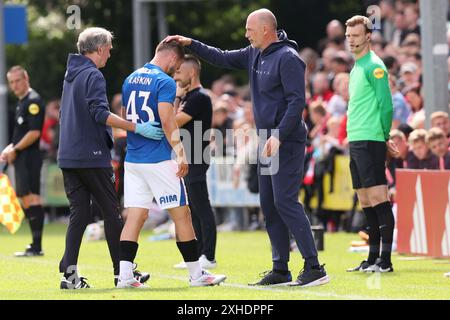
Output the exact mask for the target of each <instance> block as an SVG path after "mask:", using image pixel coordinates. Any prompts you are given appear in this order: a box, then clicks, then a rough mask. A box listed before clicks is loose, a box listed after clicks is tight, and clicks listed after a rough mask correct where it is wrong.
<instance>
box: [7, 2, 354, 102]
mask: <svg viewBox="0 0 450 320" xmlns="http://www.w3.org/2000/svg"><path fill="white" fill-rule="evenodd" d="M11 2H13V3H24V4H26V5H27V10H28V23H29V25H28V26H29V28H28V30H29V42H28V43H27V44H25V45H20V46H15V45H7V65H8V66H12V65H14V64H21V65H23V66H24V67H25V68H27V69H28V70H29V73H30V78H31V84H32V86H33V87H34V88H35V89H36V90H37V91H38V92H40V93H41V94H42V95H43V97H44V98H45V99H46V100H48V99H51V98H54V97H60V96H61V91H62V83H63V78H64V72H65V68H66V61H67V55H68V53H71V52H76V39H77V36H78V33H79V31H80V30H70V29H68V28H67V26H66V19H67V18H68V17H69V14H68V13H67V12H66V10H67V7H68V6H69V5H73V4H75V5H78V6H79V7H80V9H81V21H82V29H83V28H85V27H87V26H100V27H104V28H106V29H108V30H111V31H112V32H113V33H114V36H115V40H114V42H113V46H114V49H113V50H112V52H111V58H110V60H109V62H108V64H107V65H106V67H105V68H103V69H102V72H103V73H104V75H105V78H106V79H107V86H108V87H107V89H108V95H109V96H110V97H111V96H112V95H113V94H114V93H116V92H120V90H121V86H122V82H123V79H125V77H126V76H127V75H128V74H129V73H130V72H132V71H133V43H132V0H117V1H113V0H15V1H11ZM261 7H266V8H268V9H270V10H272V11H273V12H274V13H275V15H276V16H277V19H278V24H279V27H280V28H283V29H285V30H286V31H287V32H288V35H289V37H290V38H291V39H293V40H296V41H297V42H298V43H299V45H300V47H305V46H310V47H313V48H315V46H316V44H317V41H318V40H319V39H320V38H322V37H324V36H325V27H326V24H327V22H328V21H330V20H331V19H335V18H337V19H339V20H341V21H342V22H344V21H345V19H346V18H348V17H349V16H351V15H353V14H355V13H362V5H361V1H359V0H334V1H331V0H314V1H309V0H295V1H294V0H248V1H241V0H201V1H187V2H168V3H167V7H166V12H167V18H166V19H167V23H168V27H169V33H171V34H182V35H186V36H190V37H193V38H196V39H199V40H201V41H203V42H205V43H207V44H210V45H213V46H217V47H220V48H223V49H237V48H241V47H245V46H247V45H248V41H247V40H246V39H245V36H244V35H245V21H246V17H247V15H248V14H249V13H250V12H251V11H253V10H256V9H258V8H261ZM355 11H357V12H355ZM155 12H156V5H155V4H154V3H152V4H151V6H150V13H151V27H152V30H153V32H152V36H151V39H152V43H151V48H152V51H153V49H154V48H155V47H156V45H157V43H158V40H159V39H158V38H157V37H158V36H157V34H158V33H157V21H156V13H155ZM149 58H150V57H149ZM203 70H204V72H203V82H204V84H205V85H207V86H209V85H210V84H211V82H212V81H213V80H214V79H216V78H218V77H219V76H220V75H221V74H224V73H229V72H230V71H227V70H223V69H220V68H216V67H213V66H209V65H207V64H206V63H205V64H204V68H203ZM232 73H233V75H235V76H236V78H237V80H238V83H240V84H242V83H245V82H246V81H247V75H246V73H245V72H239V71H233V72H232Z"/></svg>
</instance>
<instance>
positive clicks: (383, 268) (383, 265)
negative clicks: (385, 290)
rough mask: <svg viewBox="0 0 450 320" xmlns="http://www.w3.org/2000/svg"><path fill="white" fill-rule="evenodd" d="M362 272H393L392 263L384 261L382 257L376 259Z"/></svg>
mask: <svg viewBox="0 0 450 320" xmlns="http://www.w3.org/2000/svg"><path fill="white" fill-rule="evenodd" d="M364 272H381V273H386V272H394V267H393V266H392V263H390V262H387V261H384V260H382V259H377V262H376V263H375V264H374V265H372V266H370V267H368V268H367V269H365V270H364Z"/></svg>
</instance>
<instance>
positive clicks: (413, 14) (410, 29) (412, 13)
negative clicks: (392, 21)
mask: <svg viewBox="0 0 450 320" xmlns="http://www.w3.org/2000/svg"><path fill="white" fill-rule="evenodd" d="M403 13H404V17H405V24H406V30H405V34H406V35H408V34H410V33H416V34H417V35H420V26H419V9H418V8H417V3H408V5H407V6H406V7H405V9H404V11H403ZM406 35H405V37H406Z"/></svg>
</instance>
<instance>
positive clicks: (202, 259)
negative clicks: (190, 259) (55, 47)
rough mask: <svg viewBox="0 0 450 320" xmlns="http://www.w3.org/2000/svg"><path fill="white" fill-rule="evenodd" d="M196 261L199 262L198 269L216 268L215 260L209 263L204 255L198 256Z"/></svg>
mask: <svg viewBox="0 0 450 320" xmlns="http://www.w3.org/2000/svg"><path fill="white" fill-rule="evenodd" d="M198 261H199V262H200V267H202V269H214V268H216V267H217V262H216V260H213V261H209V260H208V258H206V256H205V255H204V254H202V255H201V256H200V258H199V259H198Z"/></svg>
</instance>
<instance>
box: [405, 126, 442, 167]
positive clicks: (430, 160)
mask: <svg viewBox="0 0 450 320" xmlns="http://www.w3.org/2000/svg"><path fill="white" fill-rule="evenodd" d="M426 136H427V131H426V130H425V129H416V130H414V131H413V132H411V134H410V135H409V139H408V143H409V145H410V148H411V151H410V152H409V153H408V155H407V157H406V163H407V168H408V169H438V168H439V159H438V158H437V157H436V156H435V155H433V154H432V153H431V151H430V149H429V148H428V146H427V143H426Z"/></svg>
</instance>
